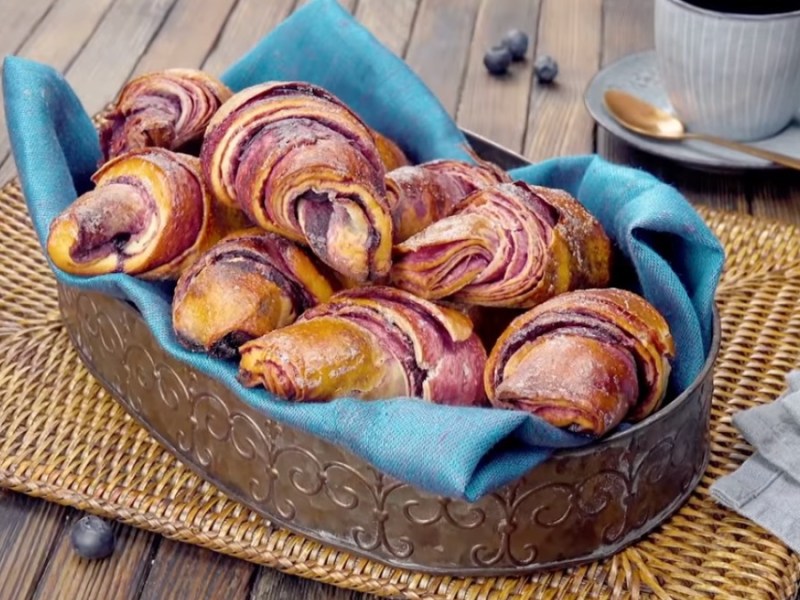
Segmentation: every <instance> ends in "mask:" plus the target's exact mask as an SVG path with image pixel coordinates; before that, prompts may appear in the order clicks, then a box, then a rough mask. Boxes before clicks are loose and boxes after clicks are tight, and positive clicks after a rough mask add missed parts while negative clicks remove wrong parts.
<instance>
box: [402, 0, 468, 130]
mask: <svg viewBox="0 0 800 600" xmlns="http://www.w3.org/2000/svg"><path fill="white" fill-rule="evenodd" d="M479 5H480V0H422V3H421V4H420V7H419V12H418V14H417V20H416V24H415V25H414V31H413V32H412V34H411V40H410V41H409V46H408V51H407V52H406V62H408V64H409V66H410V67H411V68H412V69H413V70H414V71H415V72H416V73H417V75H419V76H420V78H421V79H422V80H423V81H424V82H425V83H426V84H427V86H428V87H429V88H430V89H431V90H432V91H433V93H434V94H436V96H437V97H438V98H439V101H440V102H441V103H442V104H443V105H444V107H445V109H446V110H447V112H449V113H450V114H451V115H453V116H455V114H456V110H457V109H458V100H459V97H460V95H461V82H462V81H463V80H464V73H465V70H466V62H467V57H468V56H469V47H470V41H471V40H472V30H473V27H474V25H475V19H476V17H477V16H478V7H479Z"/></svg>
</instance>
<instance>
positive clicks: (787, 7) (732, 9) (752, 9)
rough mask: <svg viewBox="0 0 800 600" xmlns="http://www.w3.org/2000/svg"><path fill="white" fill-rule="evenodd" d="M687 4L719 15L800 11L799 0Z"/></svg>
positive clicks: (712, 0) (717, 0)
mask: <svg viewBox="0 0 800 600" xmlns="http://www.w3.org/2000/svg"><path fill="white" fill-rule="evenodd" d="M686 3H687V4H691V5H692V6H696V7H698V8H704V9H706V10H713V11H715V12H720V13H729V14H739V15H777V14H781V13H789V12H795V11H800V0H686Z"/></svg>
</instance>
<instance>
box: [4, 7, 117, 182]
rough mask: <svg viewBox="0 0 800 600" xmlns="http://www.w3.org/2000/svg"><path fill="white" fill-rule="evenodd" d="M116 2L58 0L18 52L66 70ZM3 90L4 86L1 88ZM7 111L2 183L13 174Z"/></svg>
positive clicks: (19, 54)
mask: <svg viewBox="0 0 800 600" xmlns="http://www.w3.org/2000/svg"><path fill="white" fill-rule="evenodd" d="M112 1H113V0H56V2H55V4H53V6H52V7H51V8H50V10H49V11H47V13H46V14H45V15H44V17H43V18H42V19H41V21H39V23H38V24H37V26H36V27H35V29H34V30H33V31H32V32H31V34H30V36H29V37H28V38H27V39H26V40H25V43H24V44H22V46H21V47H20V48H19V50H18V51H17V52H16V54H17V55H18V56H23V57H25V58H30V59H31V60H36V61H39V62H42V63H45V64H48V65H50V66H51V67H53V68H54V69H57V70H59V71H62V72H63V71H64V70H65V69H67V68H68V67H69V65H70V64H72V61H73V60H74V59H75V57H76V56H77V54H78V52H80V50H81V48H83V45H84V44H85V43H86V41H87V40H88V38H89V36H91V34H92V32H93V31H94V29H95V27H97V24H98V23H99V22H100V19H102V18H103V15H105V13H106V11H107V10H108V8H109V6H110V5H111V3H112ZM0 89H2V86H1V85H0ZM10 150H11V148H10V146H9V140H8V130H7V129H6V117H5V111H0V165H2V166H0V182H2V183H5V182H6V181H8V179H10V178H11V177H12V176H13V175H14V161H13V159H10V160H9V159H8V157H9V155H10Z"/></svg>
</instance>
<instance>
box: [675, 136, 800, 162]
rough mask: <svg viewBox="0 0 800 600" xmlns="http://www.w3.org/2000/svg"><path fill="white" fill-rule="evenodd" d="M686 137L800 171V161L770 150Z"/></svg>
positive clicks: (717, 139)
mask: <svg viewBox="0 0 800 600" xmlns="http://www.w3.org/2000/svg"><path fill="white" fill-rule="evenodd" d="M685 137H686V138H691V139H694V140H703V141H705V142H710V143H712V144H716V145H718V146H724V147H725V148H730V149H731V150H736V151H738V152H744V153H745V154H752V155H753V156H757V157H758V158H763V159H765V160H769V161H771V162H774V163H776V164H779V165H783V166H784V167H789V168H791V169H797V170H800V159H798V158H793V157H791V156H786V155H785V154H780V153H778V152H771V151H769V150H763V149H761V148H756V147H754V146H748V145H747V144H741V143H739V142H734V141H731V140H726V139H724V138H718V137H716V136H714V135H706V134H704V133H687V134H686V136H685Z"/></svg>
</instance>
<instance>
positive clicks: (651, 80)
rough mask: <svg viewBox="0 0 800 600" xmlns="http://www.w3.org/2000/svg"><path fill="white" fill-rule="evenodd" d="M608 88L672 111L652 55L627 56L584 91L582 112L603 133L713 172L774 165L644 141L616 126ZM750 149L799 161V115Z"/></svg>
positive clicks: (689, 145) (701, 145) (695, 145)
mask: <svg viewBox="0 0 800 600" xmlns="http://www.w3.org/2000/svg"><path fill="white" fill-rule="evenodd" d="M610 88H616V89H621V90H624V91H627V92H630V93H632V94H635V95H637V96H639V97H640V98H642V99H643V100H646V101H648V102H650V103H651V104H654V105H656V106H658V107H660V108H663V109H665V110H667V111H670V112H674V111H672V107H671V106H670V103H669V100H668V99H667V94H666V92H665V91H664V89H663V88H662V86H661V81H660V80H659V77H658V69H657V67H656V57H655V52H654V51H652V50H650V51H647V52H640V53H637V54H631V55H628V56H626V57H624V58H622V59H620V60H618V61H617V62H615V63H613V64H611V65H609V66H608V67H606V68H605V69H603V70H601V71H600V72H599V73H598V74H597V75H595V77H594V78H593V79H592V81H590V82H589V85H588V86H587V88H586V93H585V97H584V100H585V103H586V108H587V109H588V111H589V113H590V114H591V115H592V117H593V118H594V119H595V120H596V121H597V122H598V123H599V124H600V125H602V126H603V127H604V128H605V129H607V130H608V131H610V132H611V133H613V134H614V135H616V136H618V137H620V138H622V139H623V140H625V141H626V142H628V143H630V144H631V145H633V146H635V147H637V148H639V149H640V150H644V151H645V152H650V153H651V154H655V155H657V156H662V157H664V158H669V159H673V160H676V161H679V162H682V163H686V164H690V165H693V166H696V167H705V168H713V169H735V170H739V169H765V168H766V169H769V168H774V167H777V165H775V164H773V163H771V162H769V161H765V160H762V159H760V158H756V157H754V156H749V155H747V154H740V153H739V152H734V151H733V150H727V149H725V148H721V147H719V146H714V145H713V144H708V143H705V142H698V141H696V140H691V141H686V142H668V141H661V140H656V139H652V138H647V137H644V136H641V135H638V134H635V133H632V132H631V131H628V130H627V129H625V128H624V127H622V126H621V125H619V124H618V123H617V122H616V121H615V120H614V119H613V118H612V117H611V115H609V114H608V112H607V111H606V109H605V105H604V104H603V93H604V92H605V91H606V90H607V89H610ZM751 144H752V145H753V146H758V147H761V148H765V149H767V150H773V151H775V152H780V153H782V154H787V155H789V156H792V157H796V158H800V112H799V113H798V116H797V117H795V120H794V121H792V123H791V124H790V125H789V126H788V127H787V128H786V129H784V130H783V131H781V132H780V133H778V134H777V135H775V136H773V137H771V138H767V139H764V140H760V141H758V142H751Z"/></svg>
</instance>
